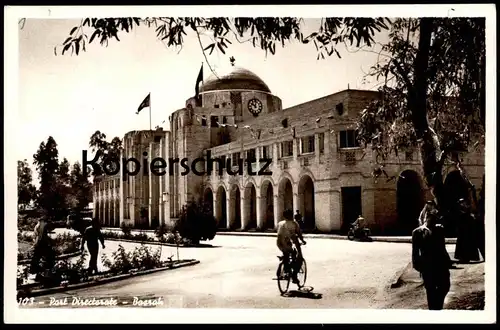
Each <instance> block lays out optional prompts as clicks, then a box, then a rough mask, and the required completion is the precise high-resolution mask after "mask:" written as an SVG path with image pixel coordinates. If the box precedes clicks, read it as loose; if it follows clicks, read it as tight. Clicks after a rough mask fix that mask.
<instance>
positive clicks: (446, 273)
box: [412, 210, 452, 310]
mask: <svg viewBox="0 0 500 330" xmlns="http://www.w3.org/2000/svg"><path fill="white" fill-rule="evenodd" d="M412 264H413V268H415V270H417V271H418V272H420V274H421V276H422V278H423V280H424V287H425V290H426V292H427V304H428V307H429V309H430V310H441V309H443V305H444V299H445V297H446V295H447V294H448V291H449V290H450V268H452V262H451V259H450V256H449V254H448V251H446V243H445V235H444V227H443V225H442V224H441V223H440V219H439V218H438V212H437V210H432V211H431V212H427V217H426V222H425V223H424V224H423V225H421V226H420V227H418V228H416V229H415V230H413V233H412Z"/></svg>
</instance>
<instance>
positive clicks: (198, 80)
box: [194, 63, 203, 98]
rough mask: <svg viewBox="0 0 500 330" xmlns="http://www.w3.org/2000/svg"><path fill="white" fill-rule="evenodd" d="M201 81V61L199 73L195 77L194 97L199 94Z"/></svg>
mask: <svg viewBox="0 0 500 330" xmlns="http://www.w3.org/2000/svg"><path fill="white" fill-rule="evenodd" d="M201 82H203V63H201V68H200V73H198V78H196V86H195V88H194V89H195V93H196V94H195V97H196V98H198V95H199V94H200V87H199V85H200V83H201Z"/></svg>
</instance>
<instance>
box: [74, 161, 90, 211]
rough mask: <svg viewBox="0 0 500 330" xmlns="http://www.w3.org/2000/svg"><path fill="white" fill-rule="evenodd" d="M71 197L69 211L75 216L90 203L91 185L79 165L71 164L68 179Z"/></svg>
mask: <svg viewBox="0 0 500 330" xmlns="http://www.w3.org/2000/svg"><path fill="white" fill-rule="evenodd" d="M70 185H71V195H72V196H73V204H72V205H71V209H72V211H73V212H74V213H76V214H81V212H82V211H83V210H84V209H85V208H86V207H87V206H88V204H89V203H90V202H91V201H92V184H91V183H90V181H89V177H88V175H87V176H85V175H84V174H83V171H82V166H81V165H80V163H78V162H76V163H75V164H73V168H72V170H71V177H70Z"/></svg>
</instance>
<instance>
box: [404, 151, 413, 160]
mask: <svg viewBox="0 0 500 330" xmlns="http://www.w3.org/2000/svg"><path fill="white" fill-rule="evenodd" d="M405 159H406V160H407V161H413V151H406V152H405Z"/></svg>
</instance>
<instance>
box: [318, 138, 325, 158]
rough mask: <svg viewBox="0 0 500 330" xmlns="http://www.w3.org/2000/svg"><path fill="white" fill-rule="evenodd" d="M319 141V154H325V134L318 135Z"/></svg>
mask: <svg viewBox="0 0 500 330" xmlns="http://www.w3.org/2000/svg"><path fill="white" fill-rule="evenodd" d="M318 139H319V153H320V154H322V153H324V152H325V133H320V134H318Z"/></svg>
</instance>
